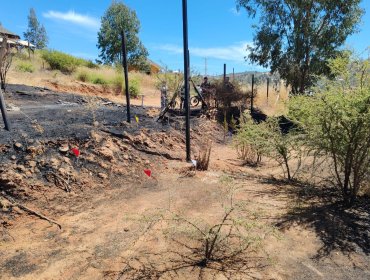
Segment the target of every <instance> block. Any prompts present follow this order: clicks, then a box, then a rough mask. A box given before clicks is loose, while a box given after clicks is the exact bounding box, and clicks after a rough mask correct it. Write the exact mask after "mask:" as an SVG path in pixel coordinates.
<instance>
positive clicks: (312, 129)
mask: <svg viewBox="0 0 370 280" xmlns="http://www.w3.org/2000/svg"><path fill="white" fill-rule="evenodd" d="M329 66H330V68H331V70H332V72H333V74H334V75H336V77H337V79H333V80H327V79H323V80H321V81H320V85H321V87H320V86H318V87H317V88H316V89H315V94H314V95H313V96H312V97H309V96H299V97H295V98H294V99H291V100H290V104H289V113H290V115H291V116H292V117H293V118H295V120H296V121H297V122H299V123H300V125H301V126H302V127H303V129H304V131H305V133H306V146H308V147H310V148H311V149H312V150H315V151H317V152H319V153H320V154H321V155H323V156H326V157H327V158H328V160H327V163H328V164H330V167H331V171H332V174H333V176H330V177H332V178H330V177H329V178H328V179H329V180H330V181H332V182H333V183H334V185H335V186H336V187H337V188H338V190H339V192H340V193H341V195H342V197H343V200H344V202H345V203H346V204H347V206H351V205H353V204H354V203H355V201H356V199H357V196H358V194H359V193H360V192H361V190H362V189H363V188H364V186H365V185H366V181H368V179H369V170H370V60H369V59H368V60H363V59H359V58H356V57H354V56H352V55H351V54H350V53H344V54H343V55H342V56H340V57H338V58H336V59H333V60H330V61H329Z"/></svg>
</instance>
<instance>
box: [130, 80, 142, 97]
mask: <svg viewBox="0 0 370 280" xmlns="http://www.w3.org/2000/svg"><path fill="white" fill-rule="evenodd" d="M128 92H129V93H130V96H131V97H132V98H138V96H139V94H140V82H139V80H137V79H132V80H129V83H128Z"/></svg>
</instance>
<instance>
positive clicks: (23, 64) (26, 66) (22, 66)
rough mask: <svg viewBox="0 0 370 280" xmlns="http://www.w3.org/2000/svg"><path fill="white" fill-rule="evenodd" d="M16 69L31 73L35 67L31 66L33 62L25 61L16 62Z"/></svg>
mask: <svg viewBox="0 0 370 280" xmlns="http://www.w3.org/2000/svg"><path fill="white" fill-rule="evenodd" d="M16 69H17V70H18V71H20V72H28V73H33V72H34V71H35V67H34V66H33V64H32V63H31V62H27V61H20V62H18V65H17V66H16Z"/></svg>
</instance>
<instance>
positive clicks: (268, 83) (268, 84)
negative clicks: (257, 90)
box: [266, 77, 270, 105]
mask: <svg viewBox="0 0 370 280" xmlns="http://www.w3.org/2000/svg"><path fill="white" fill-rule="evenodd" d="M269 86H270V78H268V77H267V93H266V94H267V105H268V104H269Z"/></svg>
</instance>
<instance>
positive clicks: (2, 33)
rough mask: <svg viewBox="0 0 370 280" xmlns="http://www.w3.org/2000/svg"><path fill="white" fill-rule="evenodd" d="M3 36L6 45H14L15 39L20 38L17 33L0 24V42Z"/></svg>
mask: <svg viewBox="0 0 370 280" xmlns="http://www.w3.org/2000/svg"><path fill="white" fill-rule="evenodd" d="M4 38H6V39H7V43H8V46H10V47H16V46H17V41H18V40H19V39H20V38H21V37H19V36H18V35H17V34H15V33H13V32H11V31H9V30H8V29H5V28H4V27H3V26H2V25H0V43H2V42H3V40H4Z"/></svg>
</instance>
